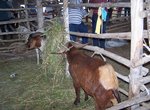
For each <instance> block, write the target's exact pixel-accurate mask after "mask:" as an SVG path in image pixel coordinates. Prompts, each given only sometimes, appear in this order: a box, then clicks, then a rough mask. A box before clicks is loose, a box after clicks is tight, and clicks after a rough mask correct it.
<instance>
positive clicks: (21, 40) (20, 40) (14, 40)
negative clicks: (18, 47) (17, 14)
mask: <svg viewBox="0 0 150 110" xmlns="http://www.w3.org/2000/svg"><path fill="white" fill-rule="evenodd" d="M24 41H25V39H11V40H0V43H8V42H24Z"/></svg>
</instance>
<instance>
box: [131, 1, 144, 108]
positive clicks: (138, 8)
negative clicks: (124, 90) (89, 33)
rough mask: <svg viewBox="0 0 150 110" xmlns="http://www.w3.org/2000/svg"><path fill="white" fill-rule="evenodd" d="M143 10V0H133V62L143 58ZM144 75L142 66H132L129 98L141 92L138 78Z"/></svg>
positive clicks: (135, 106)
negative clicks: (141, 14) (141, 15)
mask: <svg viewBox="0 0 150 110" xmlns="http://www.w3.org/2000/svg"><path fill="white" fill-rule="evenodd" d="M142 11H143V0H131V57H130V60H131V63H132V64H134V63H135V62H136V61H138V60H140V59H141V58H142V54H143V19H142V18H141V17H140V12H142ZM140 77H142V66H138V67H135V68H133V67H130V75H129V80H130V84H129V99H131V98H132V97H134V96H137V95H138V94H139V93H140V83H139V81H138V78H140ZM137 107H139V105H134V106H132V107H131V110H135V109H136V108H137Z"/></svg>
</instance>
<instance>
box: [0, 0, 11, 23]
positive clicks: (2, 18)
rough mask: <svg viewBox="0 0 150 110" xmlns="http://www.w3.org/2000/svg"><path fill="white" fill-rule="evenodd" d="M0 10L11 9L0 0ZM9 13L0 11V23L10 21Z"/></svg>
mask: <svg viewBox="0 0 150 110" xmlns="http://www.w3.org/2000/svg"><path fill="white" fill-rule="evenodd" d="M0 8H1V9H8V8H12V7H11V6H10V5H9V4H8V2H7V1H3V0H0ZM11 14H12V12H11V11H0V21H6V20H10V19H11V17H12V16H11Z"/></svg>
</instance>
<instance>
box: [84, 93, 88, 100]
mask: <svg viewBox="0 0 150 110" xmlns="http://www.w3.org/2000/svg"><path fill="white" fill-rule="evenodd" d="M84 94H85V98H84V100H85V101H87V100H88V99H89V97H88V94H87V93H86V92H85V91H84Z"/></svg>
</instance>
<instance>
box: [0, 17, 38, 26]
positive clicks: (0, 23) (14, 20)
mask: <svg viewBox="0 0 150 110" xmlns="http://www.w3.org/2000/svg"><path fill="white" fill-rule="evenodd" d="M36 20H37V17H34V18H28V19H13V20H10V21H1V22H0V25H3V24H12V23H20V22H28V21H36Z"/></svg>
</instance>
